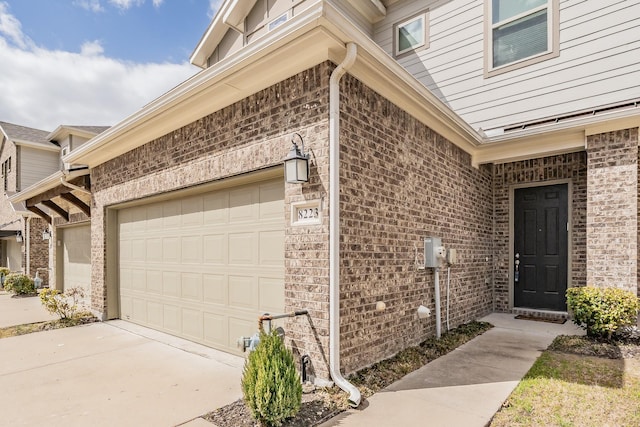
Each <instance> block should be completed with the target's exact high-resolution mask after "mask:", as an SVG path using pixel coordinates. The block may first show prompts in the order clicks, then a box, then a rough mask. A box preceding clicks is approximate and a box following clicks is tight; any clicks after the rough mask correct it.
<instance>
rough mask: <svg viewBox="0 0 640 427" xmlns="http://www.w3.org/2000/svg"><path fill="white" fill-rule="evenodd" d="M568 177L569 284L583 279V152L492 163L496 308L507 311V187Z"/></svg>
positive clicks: (584, 248)
mask: <svg viewBox="0 0 640 427" xmlns="http://www.w3.org/2000/svg"><path fill="white" fill-rule="evenodd" d="M567 179H568V180H570V182H571V184H570V186H571V190H572V194H573V198H572V200H571V223H572V225H573V228H572V230H571V239H572V240H571V264H570V269H571V284H570V285H573V286H584V285H585V283H586V266H587V259H586V258H587V256H586V210H587V164H586V153H584V152H578V153H569V154H562V155H558V156H550V157H543V158H537V159H530V160H523V161H519V162H510V163H504V164H498V165H495V167H494V181H493V182H494V215H495V243H494V256H495V258H494V269H495V277H494V286H495V310H496V311H502V312H505V311H509V310H510V309H511V307H510V292H511V282H510V280H509V265H510V263H511V261H512V260H511V259H510V255H509V249H510V248H509V233H510V230H509V212H510V209H511V206H510V205H511V201H510V191H511V188H513V186H514V185H517V184H528V183H531V184H534V183H536V184H537V183H542V182H551V181H556V180H567Z"/></svg>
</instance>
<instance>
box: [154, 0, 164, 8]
mask: <svg viewBox="0 0 640 427" xmlns="http://www.w3.org/2000/svg"><path fill="white" fill-rule="evenodd" d="M162 3H164V0H153V6H154V7H160V6H162Z"/></svg>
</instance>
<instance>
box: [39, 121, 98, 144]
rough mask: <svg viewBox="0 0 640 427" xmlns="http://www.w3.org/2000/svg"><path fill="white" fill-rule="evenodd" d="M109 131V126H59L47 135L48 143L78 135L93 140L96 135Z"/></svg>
mask: <svg viewBox="0 0 640 427" xmlns="http://www.w3.org/2000/svg"><path fill="white" fill-rule="evenodd" d="M107 129H109V126H82V125H60V126H58V127H57V128H56V130H54V131H53V132H51V133H50V134H48V135H47V139H48V140H49V141H58V140H60V139H63V138H65V137H67V136H68V135H78V136H82V137H86V138H93V137H94V136H96V135H99V134H101V133H102V132H104V131H105V130H107Z"/></svg>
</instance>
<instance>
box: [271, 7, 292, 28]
mask: <svg viewBox="0 0 640 427" xmlns="http://www.w3.org/2000/svg"><path fill="white" fill-rule="evenodd" d="M288 19H289V11H287V12H286V13H283V14H282V15H280V16H278V17H277V18H276V19H274V20H273V21H271V22H269V31H271V30H274V29H275V28H277V27H279V26H280V25H282V24H284V23H285V22H287V20H288Z"/></svg>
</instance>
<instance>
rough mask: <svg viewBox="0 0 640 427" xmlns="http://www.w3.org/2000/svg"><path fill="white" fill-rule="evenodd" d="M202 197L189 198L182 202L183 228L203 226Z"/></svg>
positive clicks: (181, 218)
mask: <svg viewBox="0 0 640 427" xmlns="http://www.w3.org/2000/svg"><path fill="white" fill-rule="evenodd" d="M202 217H203V209H202V196H195V197H189V198H187V199H184V200H183V201H182V206H181V216H180V220H181V223H182V225H183V226H198V225H202Z"/></svg>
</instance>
